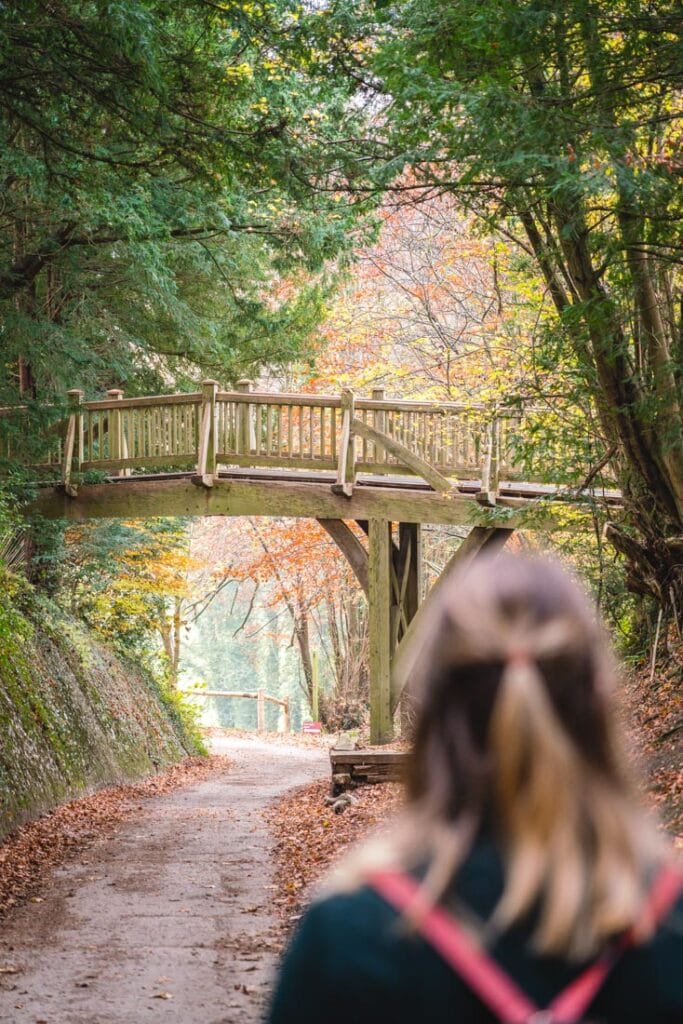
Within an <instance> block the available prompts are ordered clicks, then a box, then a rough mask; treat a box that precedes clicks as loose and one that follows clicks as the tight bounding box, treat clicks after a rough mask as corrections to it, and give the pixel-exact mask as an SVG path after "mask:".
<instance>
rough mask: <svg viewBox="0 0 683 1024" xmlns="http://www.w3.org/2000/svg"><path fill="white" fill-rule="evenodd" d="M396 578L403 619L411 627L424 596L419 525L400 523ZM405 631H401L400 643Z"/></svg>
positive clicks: (420, 529) (420, 530)
mask: <svg viewBox="0 0 683 1024" xmlns="http://www.w3.org/2000/svg"><path fill="white" fill-rule="evenodd" d="M395 560H396V576H397V578H398V582H399V587H400V596H401V606H402V609H403V618H404V619H405V622H406V625H407V626H409V625H410V623H411V622H412V621H413V619H414V618H415V616H416V614H417V609H418V607H419V604H420V599H421V594H422V528H421V526H420V524H419V523H399V527H398V551H397V552H396V556H395ZM403 633H404V630H403V629H401V630H400V631H399V637H398V639H399V641H400V640H401V638H402V637H403Z"/></svg>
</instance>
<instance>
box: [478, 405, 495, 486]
mask: <svg viewBox="0 0 683 1024" xmlns="http://www.w3.org/2000/svg"><path fill="white" fill-rule="evenodd" d="M499 469H500V419H499V418H498V416H496V415H495V414H494V416H493V417H492V418H491V420H490V421H489V423H488V424H487V427H486V441H485V444H484V451H483V459H482V467H481V490H480V492H479V494H478V495H477V501H478V502H479V503H480V504H482V505H489V506H493V505H495V504H496V502H497V500H498V487H499V482H500V481H499Z"/></svg>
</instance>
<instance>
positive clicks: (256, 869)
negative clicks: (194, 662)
mask: <svg viewBox="0 0 683 1024" xmlns="http://www.w3.org/2000/svg"><path fill="white" fill-rule="evenodd" d="M214 749H215V752H216V753H219V754H227V755H228V756H229V757H230V758H231V759H232V761H233V762H234V767H233V769H232V770H231V771H230V772H229V773H228V774H227V775H225V776H224V777H219V778H217V779H211V780H209V781H207V782H202V783H199V784H198V785H196V786H193V787H192V788H190V789H185V790H180V791H178V792H174V793H171V794H168V795H166V796H162V797H158V798H155V799H153V800H150V801H147V802H145V804H144V805H143V806H142V809H141V811H140V813H139V815H137V816H136V817H135V818H134V819H133V820H131V821H128V822H126V823H125V825H123V826H121V827H120V829H119V831H118V832H117V833H116V834H115V835H114V836H110V837H108V838H106V839H102V840H100V841H98V842H97V843H96V844H95V845H94V846H93V847H91V848H90V849H89V850H88V851H87V854H86V855H85V856H84V857H83V858H82V859H80V860H76V861H74V862H72V863H70V864H67V865H66V866H64V867H63V868H61V869H60V870H59V871H57V872H56V874H55V877H54V882H53V884H52V886H51V887H50V889H49V891H46V892H45V893H44V899H43V901H42V902H40V903H30V904H28V905H26V906H25V907H23V908H22V909H21V910H19V911H18V912H17V913H16V914H15V915H14V916H13V917H12V918H11V920H9V921H8V922H6V923H5V925H4V927H3V929H2V936H1V937H0V1021H1V1022H2V1024H9V1022H11V1024H148V1022H150V1024H151V1022H154V1024H157V1022H159V1024H247V1022H248V1024H251V1022H256V1021H259V1020H260V1019H261V1015H262V1013H263V1007H264V1003H265V999H266V997H267V993H268V989H269V985H270V981H271V978H272V973H273V968H274V963H275V956H276V952H275V941H274V938H273V936H274V920H273V916H272V914H271V912H270V909H269V906H270V893H271V891H272V885H273V883H272V874H271V860H270V853H271V850H270V838H269V835H268V831H267V829H266V826H265V824H264V822H263V820H262V815H261V812H262V810H263V809H264V807H265V806H266V805H267V804H268V803H269V802H270V801H271V800H273V799H274V798H276V797H277V796H279V795H280V794H282V793H284V792H285V791H286V790H288V789H290V788H292V787H294V786H298V785H301V784H303V783H306V782H310V781H312V780H314V779H317V778H321V777H323V776H324V775H325V774H326V773H327V772H328V771H329V762H328V760H327V754H326V751H324V750H319V749H307V748H302V747H288V746H281V745H278V744H267V743H264V742H259V741H258V740H253V741H252V740H245V739H236V738H231V739H216V740H214ZM8 967H11V968H15V967H16V968H18V971H17V973H7V968H8Z"/></svg>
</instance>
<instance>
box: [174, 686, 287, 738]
mask: <svg viewBox="0 0 683 1024" xmlns="http://www.w3.org/2000/svg"><path fill="white" fill-rule="evenodd" d="M179 692H180V693H182V694H184V695H185V696H186V697H236V698H244V699H247V700H255V701H256V728H257V729H258V731H259V732H267V731H268V729H267V726H266V701H267V700H269V701H270V702H271V704H278V705H279V706H280V707H281V708H282V719H281V721H282V728H281V729H280V728H279V727H278V732H290V731H291V723H290V716H289V697H273V696H271V694H269V693H266V692H265V691H264V690H256V691H255V692H254V693H247V692H246V691H235V690H180V691H179Z"/></svg>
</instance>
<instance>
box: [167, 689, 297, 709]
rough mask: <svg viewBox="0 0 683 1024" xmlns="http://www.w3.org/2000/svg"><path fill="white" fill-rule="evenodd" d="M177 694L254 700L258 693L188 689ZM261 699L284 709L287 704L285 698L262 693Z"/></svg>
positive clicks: (180, 690)
mask: <svg viewBox="0 0 683 1024" xmlns="http://www.w3.org/2000/svg"><path fill="white" fill-rule="evenodd" d="M178 693H182V694H184V695H185V696H186V697H246V698H252V699H253V700H256V699H257V697H258V691H256V692H254V693H250V692H247V691H241V690H189V689H185V690H183V689H178ZM263 699H264V700H269V701H270V702H271V704H279V705H281V706H282V707H285V706H286V705H287V704H288V700H287V698H286V697H285V698H284V699H283V698H281V697H273V696H271V694H269V693H266V692H265V691H264V693H263Z"/></svg>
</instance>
